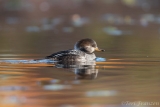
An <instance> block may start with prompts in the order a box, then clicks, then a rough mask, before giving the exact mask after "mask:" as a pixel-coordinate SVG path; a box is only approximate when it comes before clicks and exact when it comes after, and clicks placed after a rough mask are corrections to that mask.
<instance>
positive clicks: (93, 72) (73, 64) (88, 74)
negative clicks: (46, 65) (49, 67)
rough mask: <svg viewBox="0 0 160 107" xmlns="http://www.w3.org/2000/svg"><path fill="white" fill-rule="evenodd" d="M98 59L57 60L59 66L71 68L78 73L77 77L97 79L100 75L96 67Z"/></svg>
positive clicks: (56, 64)
mask: <svg viewBox="0 0 160 107" xmlns="http://www.w3.org/2000/svg"><path fill="white" fill-rule="evenodd" d="M95 65H96V61H87V62H79V61H61V62H56V63H55V66H56V67H57V68H69V69H72V70H73V72H74V73H75V74H76V76H75V79H95V78H97V75H98V69H95Z"/></svg>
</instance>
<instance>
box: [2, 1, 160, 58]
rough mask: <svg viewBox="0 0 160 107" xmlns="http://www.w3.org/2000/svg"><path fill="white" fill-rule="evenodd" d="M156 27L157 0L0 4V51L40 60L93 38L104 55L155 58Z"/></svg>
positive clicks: (159, 14) (159, 7) (159, 31)
mask: <svg viewBox="0 0 160 107" xmlns="http://www.w3.org/2000/svg"><path fill="white" fill-rule="evenodd" d="M159 25H160V0H1V1H0V53H1V54H3V55H4V54H5V55H6V54H8V55H11V54H41V55H40V56H39V57H42V56H44V55H48V54H50V53H52V52H55V51H59V50H64V49H70V48H73V45H74V43H75V42H76V41H77V40H79V39H82V38H93V39H95V40H96V41H97V42H98V45H99V47H100V48H105V49H106V50H107V54H116V53H119V54H147V55H152V56H158V54H159V52H160V47H159V44H160V43H159V41H160V27H159ZM3 55H2V56H3ZM5 55H4V56H5ZM104 57H105V55H104Z"/></svg>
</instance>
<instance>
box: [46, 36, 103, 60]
mask: <svg viewBox="0 0 160 107" xmlns="http://www.w3.org/2000/svg"><path fill="white" fill-rule="evenodd" d="M95 51H99V52H104V51H105V50H104V49H100V48H98V46H97V43H96V42H95V41H94V40H93V39H90V38H85V39H81V40H79V41H78V42H76V43H75V45H74V49H69V50H64V51H59V52H56V53H53V54H51V55H49V56H46V57H45V59H52V60H54V61H80V62H84V61H94V60H95V59H96V55H95V54H94V52H95Z"/></svg>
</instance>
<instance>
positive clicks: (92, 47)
mask: <svg viewBox="0 0 160 107" xmlns="http://www.w3.org/2000/svg"><path fill="white" fill-rule="evenodd" d="M74 49H76V50H81V51H83V52H85V53H88V54H91V53H93V52H94V51H101V52H104V51H105V50H103V49H99V48H98V47H97V43H96V42H95V41H94V40H92V39H89V38H87V39H82V40H80V41H78V42H77V43H76V44H75V45H74Z"/></svg>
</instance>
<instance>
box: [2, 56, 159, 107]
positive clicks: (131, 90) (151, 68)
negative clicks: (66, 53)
mask: <svg viewBox="0 0 160 107" xmlns="http://www.w3.org/2000/svg"><path fill="white" fill-rule="evenodd" d="M103 54H105V53H103ZM103 54H101V55H103ZM15 56H16V54H15ZM15 56H14V57H15ZM19 56H20V57H21V58H16V57H15V58H10V59H14V61H16V60H22V59H25V60H30V59H27V58H26V57H28V56H30V55H28V56H27V55H19ZM33 56H36V55H32V56H31V57H33ZM115 56H116V55H115ZM10 57H11V56H10ZM12 57H13V56H12ZM37 57H38V56H37ZM120 57H121V58H120ZM6 59H7V58H6ZM6 59H5V58H1V61H3V63H1V64H0V81H1V82H0V106H1V107H108V106H109V107H124V106H125V107H131V105H127V103H128V104H130V103H129V102H137V104H138V102H159V98H160V97H159V94H160V91H159V86H160V85H159V81H160V75H159V69H160V66H159V65H160V58H154V57H146V58H143V57H140V56H138V55H137V58H133V55H128V56H127V57H124V56H123V55H119V58H108V59H107V60H106V61H105V62H96V65H94V66H91V67H90V66H85V67H84V66H83V67H81V66H78V67H77V66H76V67H75V66H74V67H68V66H67V67H66V66H65V67H64V66H62V65H61V64H52V63H49V64H48V63H31V64H29V63H28V64H24V63H8V62H6V63H5V61H6ZM132 107H136V106H135V105H133V104H132ZM141 107H151V106H147V105H144V104H143V105H142V106H141Z"/></svg>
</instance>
